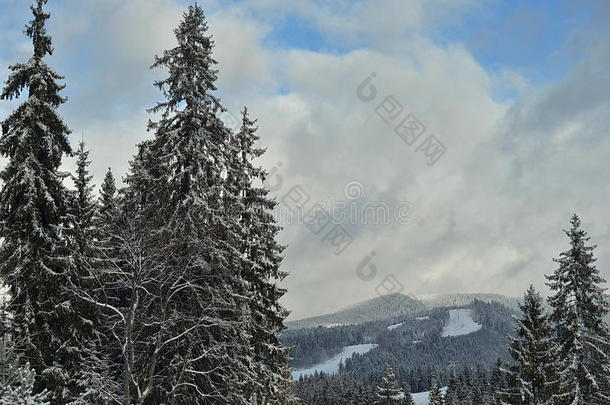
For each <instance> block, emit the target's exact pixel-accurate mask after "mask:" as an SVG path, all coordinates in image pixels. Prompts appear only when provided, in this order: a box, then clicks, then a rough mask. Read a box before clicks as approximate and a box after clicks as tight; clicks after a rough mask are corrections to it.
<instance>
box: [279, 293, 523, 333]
mask: <svg viewBox="0 0 610 405" xmlns="http://www.w3.org/2000/svg"><path fill="white" fill-rule="evenodd" d="M475 300H478V301H482V302H487V303H490V302H498V303H501V304H504V305H506V306H507V307H509V308H511V309H517V308H518V300H517V299H516V298H512V297H507V296H504V295H501V294H461V293H455V294H429V295H422V296H419V297H415V296H412V295H404V294H391V295H385V296H382V297H377V298H372V299H369V300H366V301H362V302H359V303H357V304H353V305H350V306H348V307H345V308H343V309H340V310H339V311H337V312H334V313H331V314H326V315H319V316H314V317H311V318H305V319H300V320H296V321H290V322H287V323H286V326H287V327H288V328H289V329H301V328H313V327H316V326H326V327H333V326H342V325H355V324H360V323H363V322H369V321H377V320H381V319H388V318H393V317H400V316H404V315H407V316H408V315H413V314H417V313H420V312H422V311H425V310H428V309H434V308H439V307H467V306H470V305H472V303H473V302H474V301H475Z"/></svg>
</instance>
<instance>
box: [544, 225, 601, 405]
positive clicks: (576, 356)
mask: <svg viewBox="0 0 610 405" xmlns="http://www.w3.org/2000/svg"><path fill="white" fill-rule="evenodd" d="M570 225H571V227H570V229H569V230H567V231H565V233H566V235H567V236H568V238H569V239H570V249H568V250H566V251H564V252H562V253H560V255H559V258H558V259H555V262H556V263H557V264H558V265H559V267H558V268H557V270H555V272H554V274H552V275H551V276H548V277H547V279H548V286H549V287H550V288H551V290H552V291H553V292H554V294H553V295H552V296H551V297H550V298H549V303H550V305H551V306H552V308H553V312H552V314H551V320H552V321H553V322H554V323H555V327H556V332H557V343H558V346H559V351H560V364H559V368H560V375H561V379H560V387H559V390H558V391H559V393H560V394H561V400H562V401H563V402H565V403H568V404H570V405H581V404H582V405H585V404H586V405H601V404H608V403H610V361H609V358H608V356H609V354H610V332H609V329H608V325H607V324H606V322H605V321H604V317H605V316H606V315H607V314H608V311H609V305H608V301H607V299H606V296H605V291H606V289H605V288H603V287H602V285H603V284H604V283H605V280H604V279H602V278H601V277H600V275H599V270H598V269H597V268H596V266H595V261H596V259H595V257H594V255H593V250H594V249H595V246H590V245H587V242H588V241H589V237H588V236H587V234H586V232H585V231H583V230H582V229H580V219H579V218H578V216H577V215H574V216H572V218H571V220H570Z"/></svg>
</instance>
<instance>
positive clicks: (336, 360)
mask: <svg viewBox="0 0 610 405" xmlns="http://www.w3.org/2000/svg"><path fill="white" fill-rule="evenodd" d="M377 346H378V345H376V344H363V345H354V346H347V347H344V348H343V350H342V351H341V353H339V354H338V355H336V356H335V357H333V358H332V359H330V360H327V361H325V362H324V363H321V364H318V365H315V366H313V367H310V368H306V369H301V370H295V371H294V372H293V373H292V378H294V379H295V380H298V379H299V378H300V377H301V376H308V375H312V374H314V373H315V372H316V371H318V372H320V373H326V374H336V373H337V372H339V364H341V362H344V361H345V360H346V359H349V358H350V357H352V356H353V355H354V354H356V353H358V354H365V353H368V352H370V351H371V350H373V349H374V348H376V347H377Z"/></svg>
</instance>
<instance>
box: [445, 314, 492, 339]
mask: <svg viewBox="0 0 610 405" xmlns="http://www.w3.org/2000/svg"><path fill="white" fill-rule="evenodd" d="M482 327H483V326H482V325H479V324H478V323H476V322H475V321H474V320H473V319H472V311H471V310H470V309H452V310H450V311H449V322H448V323H447V325H445V327H444V328H443V332H442V334H441V336H442V337H448V336H462V335H468V334H469V333H473V332H476V331H478V330H480V329H481V328H482Z"/></svg>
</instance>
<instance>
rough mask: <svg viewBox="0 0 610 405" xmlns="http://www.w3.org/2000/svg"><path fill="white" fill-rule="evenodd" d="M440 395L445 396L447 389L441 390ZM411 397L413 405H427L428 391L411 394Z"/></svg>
mask: <svg viewBox="0 0 610 405" xmlns="http://www.w3.org/2000/svg"><path fill="white" fill-rule="evenodd" d="M441 393H442V394H443V395H445V394H446V393H447V387H443V388H441ZM411 396H412V397H413V402H414V403H415V405H428V397H429V396H430V391H426V392H418V393H417V394H411Z"/></svg>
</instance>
